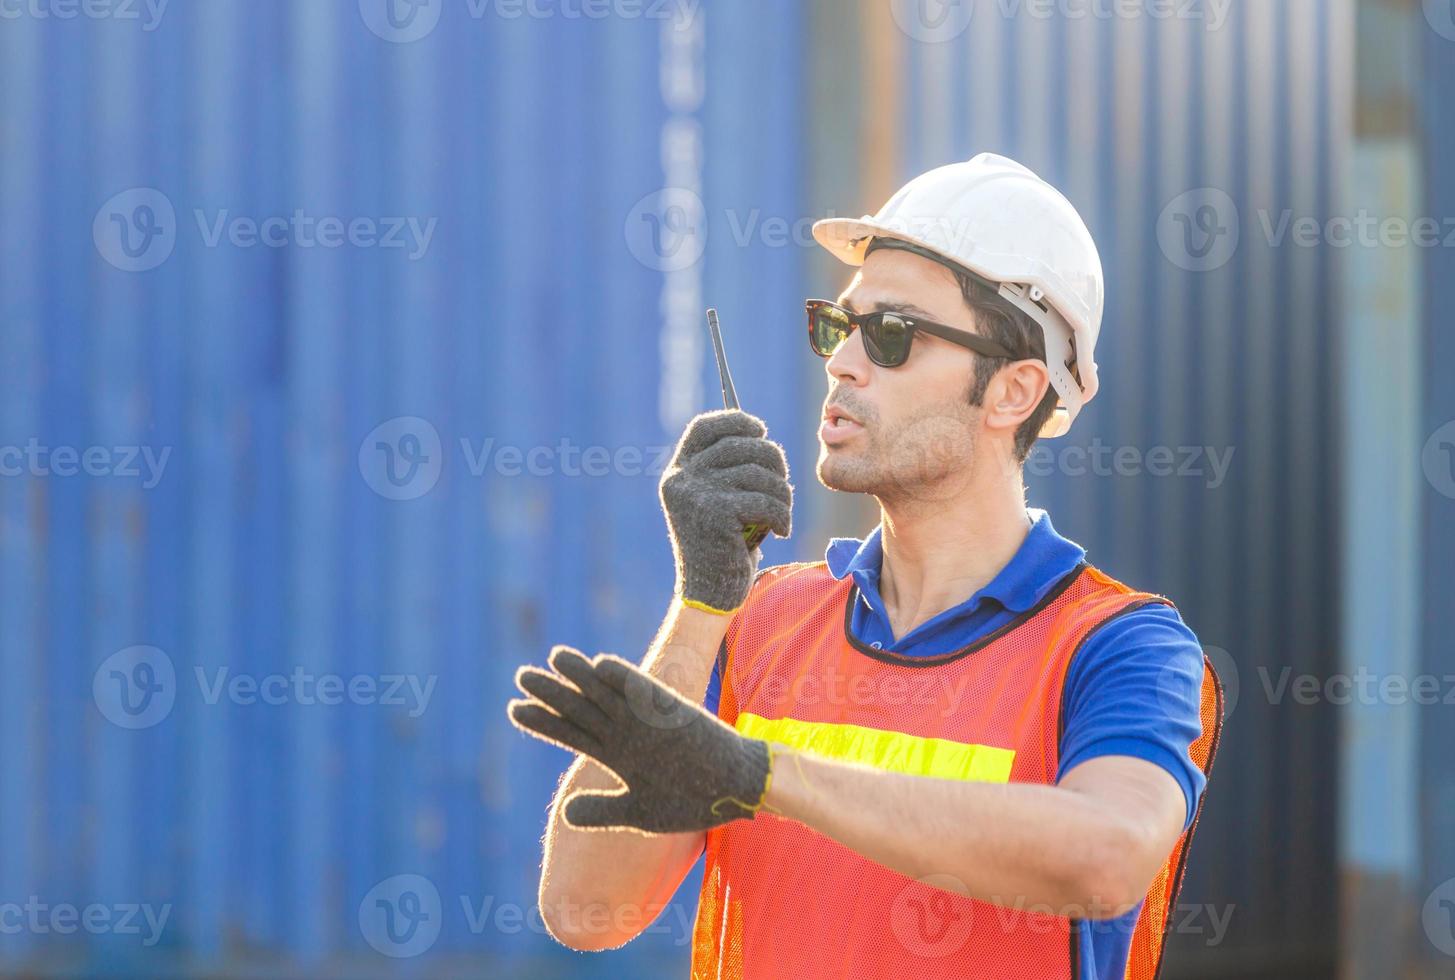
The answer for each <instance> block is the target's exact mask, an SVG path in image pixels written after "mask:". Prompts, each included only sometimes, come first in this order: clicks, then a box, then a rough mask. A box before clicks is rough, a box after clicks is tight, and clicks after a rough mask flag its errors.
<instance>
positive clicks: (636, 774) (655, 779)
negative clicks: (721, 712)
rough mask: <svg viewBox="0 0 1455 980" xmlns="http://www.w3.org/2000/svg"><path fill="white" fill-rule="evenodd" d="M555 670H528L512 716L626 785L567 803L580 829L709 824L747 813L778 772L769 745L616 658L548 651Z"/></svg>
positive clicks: (676, 828)
mask: <svg viewBox="0 0 1455 980" xmlns="http://www.w3.org/2000/svg"><path fill="white" fill-rule="evenodd" d="M550 663H551V667H552V668H553V670H552V671H545V670H541V669H539V668H536V667H522V668H520V670H519V671H518V672H517V673H516V675H515V683H516V685H517V686H518V687H519V688H520V689H521V690H522V691H524V692H525V693H526V694H528V695H529V696H530V697H529V698H527V699H524V700H515V701H511V702H510V705H509V713H510V720H511V721H512V722H513V723H514V724H515V725H516V727H518V728H520V729H521V730H523V731H525V732H526V733H527V734H530V735H534V736H535V737H536V738H539V739H543V740H545V741H547V742H553V743H555V744H557V745H561V746H563V747H565V748H568V749H570V750H572V751H574V752H580V753H582V754H583V755H587V756H590V757H591V758H593V759H595V760H596V761H597V762H599V763H601V764H602V765H603V766H605V767H606V768H607V769H610V770H611V771H612V772H613V773H615V774H616V776H617V777H618V778H620V779H621V781H622V782H623V783H625V784H626V789H625V790H623V791H619V792H579V793H574V794H572V795H571V796H570V797H569V798H568V799H566V801H565V804H564V805H565V815H566V823H568V824H570V825H571V826H573V827H577V828H583V829H584V828H608V829H609V828H632V829H635V830H641V831H646V832H647V833H654V834H667V833H681V832H686V831H700V830H707V829H708V828H710V827H716V826H718V825H720V824H724V823H727V822H728V821H730V820H738V819H749V820H751V819H752V818H753V816H754V815H755V814H756V813H757V811H758V810H759V808H761V807H762V805H763V801H764V799H765V798H766V797H767V795H768V784H769V782H770V780H771V777H772V769H773V763H772V754H771V752H770V751H769V749H768V743H767V742H764V741H761V740H759V739H750V738H744V737H743V736H741V735H739V734H738V733H737V732H735V731H734V730H733V729H731V728H729V727H728V726H727V725H726V724H724V723H723V722H722V721H721V720H719V719H718V718H716V717H715V716H713V715H711V714H709V713H708V712H706V711H704V710H703V709H702V708H701V707H699V706H698V705H695V704H693V703H692V702H691V701H688V700H687V699H686V698H684V697H682V696H681V695H679V694H678V693H677V692H676V691H674V690H672V689H671V688H670V687H667V686H666V685H665V684H662V683H661V682H659V681H657V680H656V679H655V678H653V677H651V676H650V675H648V674H646V673H645V672H643V671H642V670H640V669H639V668H637V667H634V666H632V665H631V664H629V663H627V662H626V661H625V660H622V659H621V658H620V657H613V656H610V655H608V654H601V655H599V656H597V657H596V659H595V660H591V659H588V658H587V657H585V656H584V655H582V654H581V653H580V652H579V651H577V650H573V649H572V648H570V647H567V646H558V647H555V648H554V649H552V650H551V657H550Z"/></svg>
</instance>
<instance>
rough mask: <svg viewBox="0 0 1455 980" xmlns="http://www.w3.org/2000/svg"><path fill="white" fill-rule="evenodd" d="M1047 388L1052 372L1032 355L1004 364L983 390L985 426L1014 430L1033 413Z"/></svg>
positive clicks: (1049, 384) (1012, 431)
mask: <svg viewBox="0 0 1455 980" xmlns="http://www.w3.org/2000/svg"><path fill="white" fill-rule="evenodd" d="M1050 387H1051V375H1050V373H1049V372H1048V371H1047V370H1046V365H1045V364H1043V363H1042V362H1041V361H1038V360H1035V359H1033V358H1032V359H1028V360H1023V361H1012V362H1011V363H1010V364H1007V365H1006V366H1005V367H1003V368H1001V369H1000V370H999V371H997V372H996V373H995V377H993V378H991V379H990V385H989V386H988V387H987V388H986V389H985V401H984V402H983V404H982V408H983V410H984V412H985V415H984V420H985V425H986V427H987V428H990V429H1004V430H1008V431H1009V432H1011V433H1014V432H1015V431H1016V430H1017V429H1019V428H1020V427H1021V423H1023V422H1025V420H1026V419H1028V418H1030V417H1031V415H1032V414H1033V413H1034V412H1035V410H1036V407H1037V406H1039V405H1040V404H1041V399H1042V398H1044V397H1045V396H1046V390H1047V389H1048V388H1050Z"/></svg>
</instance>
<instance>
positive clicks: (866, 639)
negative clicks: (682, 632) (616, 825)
mask: <svg viewBox="0 0 1455 980" xmlns="http://www.w3.org/2000/svg"><path fill="white" fill-rule="evenodd" d="M1030 516H1031V521H1032V523H1031V528H1030V531H1029V533H1027V535H1026V539H1025V541H1024V542H1023V543H1022V544H1021V547H1020V549H1019V550H1018V551H1017V552H1016V553H1015V555H1014V556H1013V557H1012V558H1011V560H1010V561H1009V562H1008V563H1007V564H1006V565H1005V567H1004V568H1002V569H1001V570H1000V572H999V574H997V575H996V576H995V578H993V579H992V580H991V581H990V583H989V584H988V585H986V586H985V587H984V588H983V589H981V590H980V591H979V592H976V593H975V594H974V595H972V596H971V597H970V598H969V599H966V600H965V601H964V602H962V603H961V604H960V605H958V606H955V607H954V608H952V609H947V610H945V611H944V612H942V613H940V614H939V615H937V616H935V617H933V618H931V619H929V620H928V621H926V622H924V623H921V624H920V625H919V626H916V627H915V628H914V629H912V630H910V631H909V632H908V633H906V634H905V635H904V636H902V637H899V638H898V639H896V638H895V636H894V631H893V630H892V629H891V628H890V625H889V615H888V613H887V611H886V610H885V606H884V600H883V599H882V598H881V597H880V594H879V574H880V570H881V568H882V567H883V563H884V548H883V544H882V541H881V531H882V529H881V528H879V527H876V528H875V529H874V530H873V531H872V532H871V533H870V534H869V536H868V537H867V538H865V539H864V540H862V541H860V540H859V539H857V538H834V539H833V540H832V541H830V542H829V546H828V551H827V552H826V553H825V555H824V558H825V560H826V561H827V563H828V569H829V572H830V573H831V574H832V575H833V576H834V577H835V578H843V577H844V576H845V575H853V576H854V582H855V584H856V585H857V586H858V594H859V600H858V601H857V602H855V604H854V610H853V614H852V616H851V618H850V628H851V629H852V631H853V634H854V637H855V638H856V639H858V640H859V641H860V642H862V643H865V644H867V645H869V646H874V647H879V648H881V649H884V650H891V651H893V652H895V653H898V654H901V655H903V656H909V657H914V656H933V655H936V654H942V653H947V652H949V651H951V650H957V649H959V648H961V647H965V646H968V645H970V644H971V643H974V642H975V641H977V640H979V639H981V638H983V637H985V636H987V635H989V634H990V633H992V632H993V631H995V630H997V629H999V628H1000V627H1002V626H1004V625H1006V624H1007V623H1010V622H1012V621H1013V620H1015V619H1016V618H1017V617H1019V616H1020V615H1021V614H1023V613H1025V612H1027V611H1029V610H1031V609H1032V608H1034V607H1035V606H1036V604H1037V603H1038V602H1040V601H1041V600H1042V599H1043V598H1044V597H1045V596H1046V594H1047V593H1048V592H1050V591H1051V590H1052V589H1054V588H1055V587H1056V585H1057V584H1058V583H1059V582H1061V581H1062V580H1063V579H1065V577H1066V576H1067V575H1070V574H1073V573H1074V572H1075V571H1076V569H1077V567H1078V566H1079V565H1080V564H1081V562H1082V560H1083V559H1084V558H1085V557H1086V551H1085V549H1083V548H1082V547H1081V546H1080V545H1078V544H1076V543H1075V542H1074V541H1071V540H1069V539H1067V538H1063V537H1062V536H1061V535H1060V534H1058V533H1056V529H1055V528H1054V527H1053V526H1052V525H1051V518H1050V517H1049V516H1048V515H1047V514H1046V513H1045V511H1040V510H1032V511H1030ZM720 669H721V665H720V664H719V665H717V666H714V668H713V672H712V677H711V679H710V680H709V682H708V687H707V696H706V698H705V699H704V704H705V706H706V707H707V708H708V710H710V711H712V712H714V713H716V712H717V705H718V700H719V697H720V695H721V690H722V677H721V675H720V673H719V671H720ZM1201 689H1202V648H1201V646H1200V645H1199V644H1198V642H1197V637H1196V636H1194V635H1193V633H1192V631H1191V630H1190V629H1188V628H1187V626H1186V624H1184V623H1183V622H1182V617H1181V616H1179V615H1178V613H1177V610H1176V609H1174V608H1172V607H1171V606H1165V605H1162V604H1156V605H1149V606H1144V607H1142V608H1140V609H1136V610H1133V611H1131V612H1128V613H1124V614H1123V615H1121V616H1117V617H1115V618H1113V619H1112V620H1111V621H1110V622H1107V623H1105V624H1104V625H1102V626H1101V627H1100V628H1098V629H1097V630H1096V631H1095V632H1093V633H1092V634H1091V635H1090V636H1088V637H1087V638H1086V641H1085V642H1084V644H1083V645H1082V647H1081V651H1080V652H1079V653H1078V654H1077V655H1076V657H1075V658H1074V659H1073V660H1072V661H1071V666H1070V668H1069V669H1068V670H1067V673H1066V686H1065V689H1064V695H1063V705H1062V711H1063V714H1064V717H1065V727H1064V728H1063V731H1062V738H1061V770H1060V771H1061V772H1062V773H1066V772H1070V771H1071V770H1072V769H1074V768H1075V767H1076V766H1078V765H1080V764H1081V763H1083V762H1086V761H1087V760H1088V759H1095V758H1098V757H1100V756H1106V755H1129V756H1134V757H1136V758H1138V759H1145V760H1147V761H1148V762H1151V763H1153V764H1154V765H1158V766H1161V767H1162V768H1163V769H1165V770H1166V771H1167V772H1168V773H1170V774H1171V775H1172V777H1173V778H1174V779H1176V780H1177V783H1178V785H1179V786H1181V787H1182V792H1183V795H1184V796H1185V797H1186V800H1187V819H1186V822H1185V823H1184V825H1183V826H1184V828H1185V827H1187V826H1190V825H1191V823H1192V817H1193V815H1194V813H1195V812H1196V809H1197V801H1198V799H1199V797H1200V796H1201V795H1202V791H1203V787H1204V785H1205V783H1206V780H1205V778H1204V777H1203V774H1202V771H1201V770H1200V769H1198V767H1197V766H1196V765H1194V764H1193V762H1192V759H1191V757H1190V755H1189V754H1188V748H1189V746H1191V744H1192V743H1193V742H1194V741H1196V740H1197V738H1198V736H1199V735H1200V734H1201V732H1202V721H1201V716H1200V712H1199V694H1200V691H1201ZM1136 914H1137V910H1136V909H1134V910H1132V911H1131V912H1128V913H1127V914H1126V915H1124V916H1122V917H1121V918H1118V919H1112V920H1106V921H1098V922H1091V921H1082V922H1081V923H1080V929H1081V939H1082V942H1081V949H1082V952H1083V955H1082V963H1081V980H1100V978H1106V977H1120V976H1122V975H1123V973H1124V972H1125V970H1126V961H1127V952H1128V949H1129V948H1130V945H1131V938H1132V927H1133V926H1134V925H1135V923H1136Z"/></svg>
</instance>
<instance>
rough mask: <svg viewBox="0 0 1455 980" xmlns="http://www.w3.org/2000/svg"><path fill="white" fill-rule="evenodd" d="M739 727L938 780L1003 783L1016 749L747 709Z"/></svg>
mask: <svg viewBox="0 0 1455 980" xmlns="http://www.w3.org/2000/svg"><path fill="white" fill-rule="evenodd" d="M737 730H738V731H739V732H741V733H742V734H743V735H744V736H745V737H747V738H760V739H763V740H764V741H766V742H778V743H781V744H783V745H787V746H790V747H792V748H795V749H802V750H803V751H805V752H812V753H813V754H814V755H822V756H827V757H828V758H830V759H842V760H844V761H845V762H859V763H863V764H864V765H868V766H873V767H875V768H876V769H887V770H888V771H890V772H902V773H905V774H907V775H910V776H933V777H935V778H936V779H959V780H968V781H973V782H981V783H1007V782H1010V767H1011V763H1013V762H1015V750H1014V749H1001V748H996V747H995V746H993V745H969V744H966V743H964V742H952V741H950V740H949V739H944V738H921V737H919V736H918V735H906V734H905V733H904V732H894V731H886V730H884V729H880V728H865V727H864V726H862V725H839V724H833V723H830V722H822V721H800V720H799V719H797V718H773V719H770V718H764V717H762V716H761V715H755V714H753V713H752V712H749V711H744V712H743V713H741V714H740V715H738V721H737Z"/></svg>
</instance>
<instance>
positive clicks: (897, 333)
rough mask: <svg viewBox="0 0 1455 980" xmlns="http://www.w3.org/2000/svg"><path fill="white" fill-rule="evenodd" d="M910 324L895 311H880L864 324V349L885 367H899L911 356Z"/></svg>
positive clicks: (870, 356) (877, 362) (872, 358)
mask: <svg viewBox="0 0 1455 980" xmlns="http://www.w3.org/2000/svg"><path fill="white" fill-rule="evenodd" d="M909 340H910V329H909V324H907V323H905V322H904V318H903V317H900V316H899V315H898V314H895V313H880V314H878V315H877V316H872V317H870V318H869V320H868V322H867V323H865V324H864V350H865V351H867V352H868V354H869V359H870V360H872V361H873V362H874V363H875V364H878V365H881V366H883V367H898V366H899V365H901V364H903V363H904V361H905V359H906V358H907V357H909Z"/></svg>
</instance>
